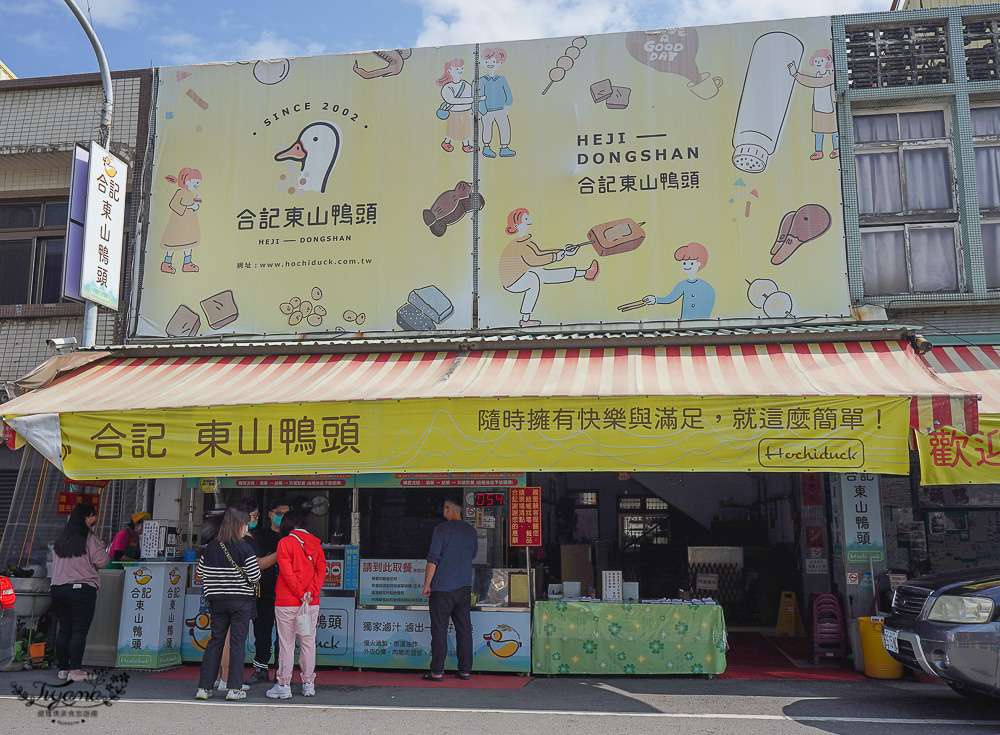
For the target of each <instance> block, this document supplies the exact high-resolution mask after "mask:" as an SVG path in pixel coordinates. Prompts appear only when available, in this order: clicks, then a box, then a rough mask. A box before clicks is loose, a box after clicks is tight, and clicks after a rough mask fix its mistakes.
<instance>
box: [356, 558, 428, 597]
mask: <svg viewBox="0 0 1000 735" xmlns="http://www.w3.org/2000/svg"><path fill="white" fill-rule="evenodd" d="M426 567H427V562H426V560H424V559H365V560H364V561H362V562H361V579H360V582H361V583H360V594H359V604H361V605H426V604H427V600H426V599H425V598H424V571H425V569H426Z"/></svg>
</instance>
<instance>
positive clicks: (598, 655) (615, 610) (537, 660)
mask: <svg viewBox="0 0 1000 735" xmlns="http://www.w3.org/2000/svg"><path fill="white" fill-rule="evenodd" d="M531 638H532V640H531V660H532V664H531V671H532V673H533V674H721V673H722V672H723V671H725V670H726V648H727V647H728V646H727V643H726V621H725V618H724V617H723V615H722V608H721V607H719V606H718V605H669V604H661V603H645V602H635V603H624V604H622V603H614V602H564V601H561V600H560V601H558V602H537V603H535V610H534V615H533V619H532V631H531Z"/></svg>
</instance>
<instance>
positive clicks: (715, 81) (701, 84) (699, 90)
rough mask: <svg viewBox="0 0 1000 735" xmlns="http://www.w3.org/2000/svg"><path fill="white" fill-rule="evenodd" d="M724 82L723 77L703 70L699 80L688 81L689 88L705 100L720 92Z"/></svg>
mask: <svg viewBox="0 0 1000 735" xmlns="http://www.w3.org/2000/svg"><path fill="white" fill-rule="evenodd" d="M722 83H723V80H722V77H713V76H711V75H710V74H709V72H707V71H703V72H702V73H701V76H700V77H699V79H698V81H697V82H688V89H690V90H691V91H692V92H694V93H695V94H696V95H698V96H699V97H701V98H702V99H703V100H710V99H712V98H713V97H714V96H715V95H717V94H718V93H719V90H720V89H721V88H722Z"/></svg>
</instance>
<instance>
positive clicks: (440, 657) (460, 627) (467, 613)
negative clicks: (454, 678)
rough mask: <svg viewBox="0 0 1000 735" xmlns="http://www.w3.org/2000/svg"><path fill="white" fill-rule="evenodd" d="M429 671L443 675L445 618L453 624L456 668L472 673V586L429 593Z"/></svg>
mask: <svg viewBox="0 0 1000 735" xmlns="http://www.w3.org/2000/svg"><path fill="white" fill-rule="evenodd" d="M430 613H431V673H432V674H443V673H444V662H445V659H446V658H447V657H448V620H449V619H450V620H451V622H452V623H454V624H455V654H456V655H457V656H458V671H459V673H462V674H469V673H472V587H459V588H458V589H457V590H449V591H448V592H431V597H430Z"/></svg>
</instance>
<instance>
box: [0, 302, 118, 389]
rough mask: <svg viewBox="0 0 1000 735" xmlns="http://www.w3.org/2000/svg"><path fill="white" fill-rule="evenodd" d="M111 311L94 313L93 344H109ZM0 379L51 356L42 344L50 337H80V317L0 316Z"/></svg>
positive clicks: (11, 377) (21, 372)
mask: <svg viewBox="0 0 1000 735" xmlns="http://www.w3.org/2000/svg"><path fill="white" fill-rule="evenodd" d="M114 319H115V314H114V312H111V311H105V310H104V309H100V310H98V314H97V344H98V345H106V344H111V342H112V339H113V333H114ZM0 335H2V339H0V349H2V350H3V353H2V354H0V383H4V382H6V381H8V380H16V379H17V378H20V377H21V376H23V375H25V374H26V373H28V372H30V371H31V370H33V369H34V368H35V367H37V366H38V365H40V364H41V363H43V362H45V361H46V360H48V359H49V358H50V357H52V356H54V355H55V354H56V353H55V350H53V349H52V348H50V347H49V346H48V345H46V344H45V340H47V339H49V338H50V337H76V339H77V341H78V342H82V340H83V317H79V316H59V317H43V318H23V317H22V318H19V319H0Z"/></svg>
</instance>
